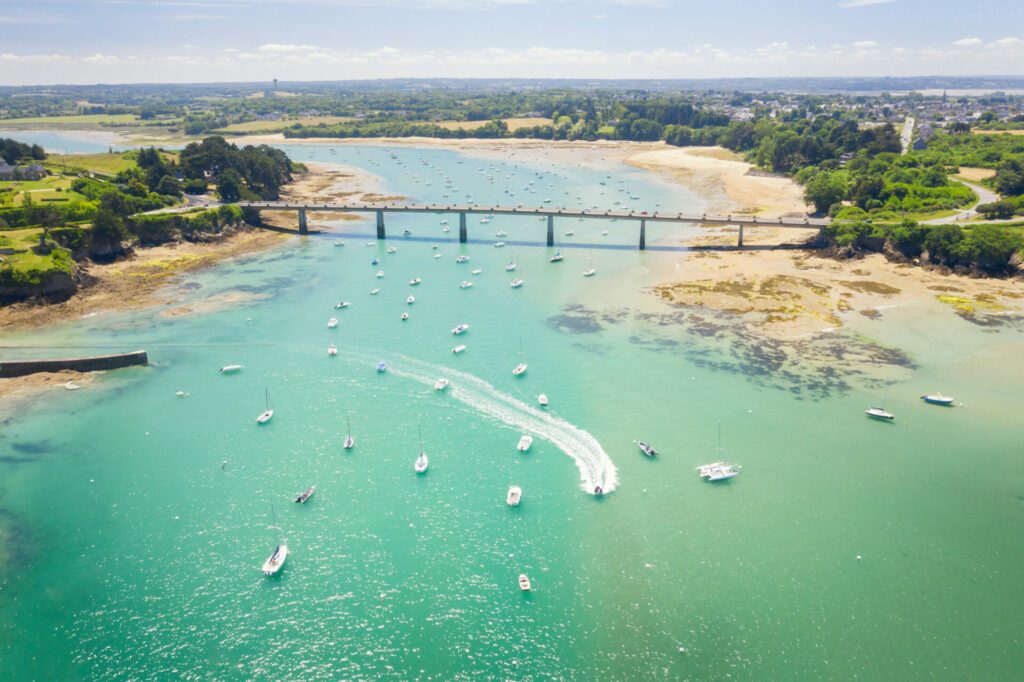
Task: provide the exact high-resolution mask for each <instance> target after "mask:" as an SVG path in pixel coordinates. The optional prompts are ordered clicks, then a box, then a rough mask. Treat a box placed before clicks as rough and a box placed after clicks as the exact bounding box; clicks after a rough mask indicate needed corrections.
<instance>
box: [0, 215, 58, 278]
mask: <svg viewBox="0 0 1024 682" xmlns="http://www.w3.org/2000/svg"><path fill="white" fill-rule="evenodd" d="M41 232H42V229H40V228H38V227H33V228H28V229H24V230H7V231H5V232H0V248H5V249H17V251H18V253H14V254H10V255H2V256H0V258H3V259H4V260H3V262H0V278H4V279H6V278H7V277H8V276H10V274H11V273H13V276H14V279H15V281H19V280H20V281H22V282H25V281H28V282H31V281H33V280H36V281H38V280H39V279H40V278H41V277H45V276H47V273H51V272H61V271H62V272H70V268H71V267H73V266H72V264H71V257H70V253H69V252H68V251H67V249H62V248H57V247H55V248H54V249H53V250H52V251H51V252H50V253H48V254H45V255H42V254H38V253H36V252H35V251H34V250H33V247H34V246H36V245H37V244H39V234H40V233H41Z"/></svg>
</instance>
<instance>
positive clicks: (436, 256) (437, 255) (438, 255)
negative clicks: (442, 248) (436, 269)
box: [434, 253, 442, 258]
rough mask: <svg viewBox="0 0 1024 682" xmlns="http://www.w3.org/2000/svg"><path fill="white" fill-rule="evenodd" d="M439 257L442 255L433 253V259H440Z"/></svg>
mask: <svg viewBox="0 0 1024 682" xmlns="http://www.w3.org/2000/svg"><path fill="white" fill-rule="evenodd" d="M441 256H442V254H440V253H435V254H434V258H440V257H441Z"/></svg>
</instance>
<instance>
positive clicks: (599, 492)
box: [594, 485, 604, 497]
mask: <svg viewBox="0 0 1024 682" xmlns="http://www.w3.org/2000/svg"><path fill="white" fill-rule="evenodd" d="M603 495H604V488H602V487H601V486H599V485H595V486H594V497H601V496H603Z"/></svg>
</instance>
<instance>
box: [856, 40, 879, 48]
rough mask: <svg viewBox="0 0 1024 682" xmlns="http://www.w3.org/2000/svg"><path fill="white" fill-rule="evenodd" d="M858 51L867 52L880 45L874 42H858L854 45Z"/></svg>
mask: <svg viewBox="0 0 1024 682" xmlns="http://www.w3.org/2000/svg"><path fill="white" fill-rule="evenodd" d="M853 46H854V47H856V48H857V49H858V50H866V49H869V48H872V47H878V43H876V42H875V41H873V40H858V41H856V42H855V43H854V44H853Z"/></svg>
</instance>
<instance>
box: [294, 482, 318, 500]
mask: <svg viewBox="0 0 1024 682" xmlns="http://www.w3.org/2000/svg"><path fill="white" fill-rule="evenodd" d="M315 492H316V486H315V485H311V486H309V487H308V488H306V490H305V491H304V492H303V493H301V494H300V495H299V496H298V497H296V498H295V501H296V502H298V503H299V504H306V502H308V501H309V498H311V497H313V493H315Z"/></svg>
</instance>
